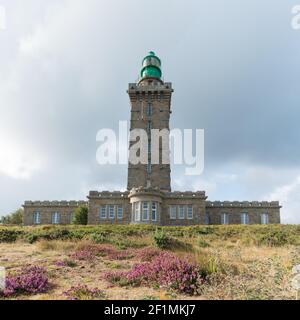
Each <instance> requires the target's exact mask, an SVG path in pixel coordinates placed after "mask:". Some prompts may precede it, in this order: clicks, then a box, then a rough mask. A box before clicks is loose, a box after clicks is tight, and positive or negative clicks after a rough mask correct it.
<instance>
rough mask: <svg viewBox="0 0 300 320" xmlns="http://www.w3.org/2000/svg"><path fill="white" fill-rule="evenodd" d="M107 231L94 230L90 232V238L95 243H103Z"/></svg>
mask: <svg viewBox="0 0 300 320" xmlns="http://www.w3.org/2000/svg"><path fill="white" fill-rule="evenodd" d="M108 235H109V234H108V233H107V232H94V233H91V234H90V239H91V240H92V241H93V242H95V243H104V242H106V241H107V240H108Z"/></svg>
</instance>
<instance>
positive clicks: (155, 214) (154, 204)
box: [151, 202, 158, 221]
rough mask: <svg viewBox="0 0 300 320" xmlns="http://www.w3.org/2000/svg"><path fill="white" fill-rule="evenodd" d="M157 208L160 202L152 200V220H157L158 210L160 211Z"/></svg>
mask: <svg viewBox="0 0 300 320" xmlns="http://www.w3.org/2000/svg"><path fill="white" fill-rule="evenodd" d="M157 208H158V203H157V202H152V204H151V220H152V221H157V211H158V210H157ZM153 217H154V218H153Z"/></svg>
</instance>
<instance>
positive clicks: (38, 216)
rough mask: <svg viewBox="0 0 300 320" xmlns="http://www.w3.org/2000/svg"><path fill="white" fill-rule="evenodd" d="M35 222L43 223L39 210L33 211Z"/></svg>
mask: <svg viewBox="0 0 300 320" xmlns="http://www.w3.org/2000/svg"><path fill="white" fill-rule="evenodd" d="M33 223H34V224H40V223H41V214H40V213H39V212H34V213H33Z"/></svg>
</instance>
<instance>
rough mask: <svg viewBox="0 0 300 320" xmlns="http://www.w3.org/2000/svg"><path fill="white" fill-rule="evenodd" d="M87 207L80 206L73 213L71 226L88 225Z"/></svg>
mask: <svg viewBox="0 0 300 320" xmlns="http://www.w3.org/2000/svg"><path fill="white" fill-rule="evenodd" d="M88 211H89V210H88V207H87V206H80V207H78V208H77V209H76V210H75V211H74V218H73V221H72V224H77V225H87V223H88Z"/></svg>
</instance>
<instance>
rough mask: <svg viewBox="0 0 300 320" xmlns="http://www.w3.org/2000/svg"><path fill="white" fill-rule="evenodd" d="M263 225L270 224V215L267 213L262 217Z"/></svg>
mask: <svg viewBox="0 0 300 320" xmlns="http://www.w3.org/2000/svg"><path fill="white" fill-rule="evenodd" d="M261 224H269V215H268V214H267V213H263V214H262V215H261Z"/></svg>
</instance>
